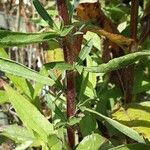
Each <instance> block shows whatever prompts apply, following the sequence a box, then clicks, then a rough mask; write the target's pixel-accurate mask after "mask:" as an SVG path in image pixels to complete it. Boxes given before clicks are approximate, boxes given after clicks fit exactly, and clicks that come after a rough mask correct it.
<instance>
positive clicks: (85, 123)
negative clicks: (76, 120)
mask: <svg viewBox="0 0 150 150" xmlns="http://www.w3.org/2000/svg"><path fill="white" fill-rule="evenodd" d="M89 124H90V126H89ZM95 129H96V119H95V118H94V116H93V115H91V114H86V115H85V116H84V117H83V118H82V120H81V121H80V130H81V133H82V136H83V137H85V136H87V135H89V134H91V133H92V132H93V131H94V130H95Z"/></svg>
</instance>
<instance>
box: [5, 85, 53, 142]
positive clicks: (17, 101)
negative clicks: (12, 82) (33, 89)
mask: <svg viewBox="0 0 150 150" xmlns="http://www.w3.org/2000/svg"><path fill="white" fill-rule="evenodd" d="M4 88H5V90H6V92H7V95H8V97H9V102H10V103H11V104H12V105H13V107H14V109H15V111H16V113H17V114H18V116H19V118H20V119H21V120H22V122H23V123H24V125H25V126H26V127H27V128H28V129H29V130H30V131H31V130H32V131H34V132H36V133H37V134H38V135H39V136H40V137H41V139H43V140H44V141H47V138H48V136H49V135H51V134H54V128H53V125H52V124H51V123H50V122H49V121H48V120H47V119H46V118H45V117H44V116H43V115H42V114H41V113H40V112H39V110H38V109H37V108H36V107H35V106H34V105H33V104H31V103H30V102H29V101H28V100H27V99H25V97H23V96H22V95H20V94H19V93H18V92H17V91H15V90H13V89H12V88H11V87H10V86H9V85H7V84H5V85H4Z"/></svg>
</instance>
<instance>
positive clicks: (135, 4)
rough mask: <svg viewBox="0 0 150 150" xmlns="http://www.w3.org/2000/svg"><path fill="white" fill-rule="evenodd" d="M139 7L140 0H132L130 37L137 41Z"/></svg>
mask: <svg viewBox="0 0 150 150" xmlns="http://www.w3.org/2000/svg"><path fill="white" fill-rule="evenodd" d="M138 9H139V0H132V1H131V23H130V37H131V38H132V39H134V40H135V41H137V25H138Z"/></svg>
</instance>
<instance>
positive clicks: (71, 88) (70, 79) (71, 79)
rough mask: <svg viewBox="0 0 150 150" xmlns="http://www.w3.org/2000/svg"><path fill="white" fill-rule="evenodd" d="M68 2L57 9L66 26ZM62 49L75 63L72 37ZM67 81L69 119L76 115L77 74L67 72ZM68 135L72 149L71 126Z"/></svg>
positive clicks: (66, 56)
mask: <svg viewBox="0 0 150 150" xmlns="http://www.w3.org/2000/svg"><path fill="white" fill-rule="evenodd" d="M66 3H67V1H66V0H57V7H58V12H59V15H60V17H61V18H62V19H63V21H64V24H65V25H67V24H69V14H68V9H67V5H66ZM62 47H63V51H64V58H65V61H66V62H67V63H70V64H72V63H73V61H74V52H73V46H72V44H71V41H70V37H69V36H67V37H65V38H64V39H63V41H62ZM66 80H67V89H66V98H67V117H68V118H69V117H72V116H74V113H75V105H74V104H75V72H73V71H67V72H66ZM67 135H68V144H69V145H70V147H71V148H73V147H74V145H75V134H74V128H73V127H72V126H69V127H68V128H67Z"/></svg>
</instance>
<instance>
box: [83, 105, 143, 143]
mask: <svg viewBox="0 0 150 150" xmlns="http://www.w3.org/2000/svg"><path fill="white" fill-rule="evenodd" d="M80 109H81V110H82V111H87V112H90V113H93V114H96V115H97V116H99V117H100V118H102V119H104V120H105V121H106V122H108V123H109V124H110V125H112V126H113V127H114V128H116V129H117V130H119V131H120V132H122V133H123V134H125V135H127V136H128V137H130V138H132V139H134V140H135V141H138V142H139V143H146V142H145V140H144V138H143V137H142V136H140V134H138V133H137V132H136V131H135V130H133V129H132V128H129V127H127V126H125V125H123V124H121V123H119V122H117V121H115V120H113V119H111V118H109V117H106V116H104V115H102V114H100V113H98V112H96V111H94V110H91V109H89V108H86V107H80Z"/></svg>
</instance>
